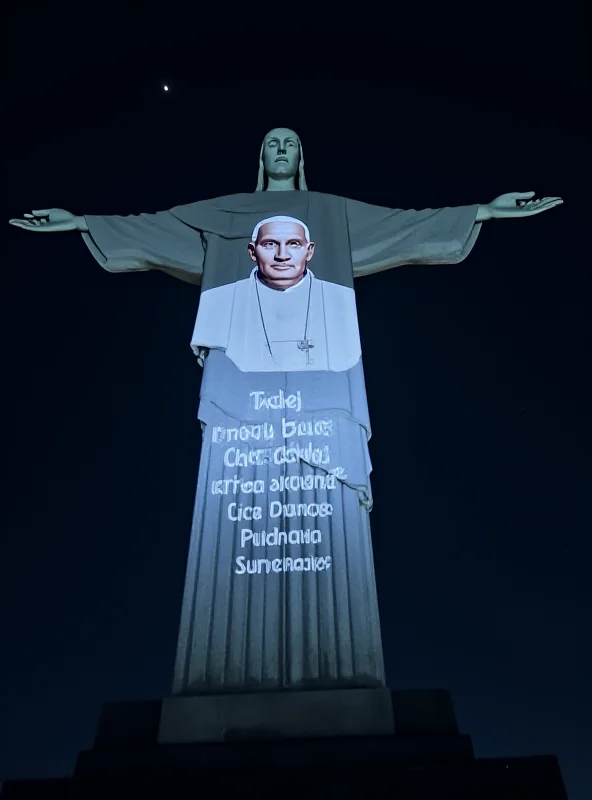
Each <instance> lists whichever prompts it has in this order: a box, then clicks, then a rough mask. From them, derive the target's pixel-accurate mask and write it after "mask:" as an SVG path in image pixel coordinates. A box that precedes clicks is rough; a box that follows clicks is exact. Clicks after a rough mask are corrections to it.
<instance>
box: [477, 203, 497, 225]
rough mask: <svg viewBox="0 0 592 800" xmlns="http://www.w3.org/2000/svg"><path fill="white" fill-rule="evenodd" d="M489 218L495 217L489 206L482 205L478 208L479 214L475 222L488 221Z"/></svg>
mask: <svg viewBox="0 0 592 800" xmlns="http://www.w3.org/2000/svg"><path fill="white" fill-rule="evenodd" d="M488 219H493V215H492V213H491V211H490V210H489V207H488V206H484V205H480V206H479V207H478V209H477V216H476V218H475V222H487V220H488Z"/></svg>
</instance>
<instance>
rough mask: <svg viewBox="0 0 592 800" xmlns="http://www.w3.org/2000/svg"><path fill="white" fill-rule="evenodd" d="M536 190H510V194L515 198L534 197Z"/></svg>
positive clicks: (526, 198) (525, 198)
mask: <svg viewBox="0 0 592 800" xmlns="http://www.w3.org/2000/svg"><path fill="white" fill-rule="evenodd" d="M535 194H536V192H512V195H513V196H514V197H515V198H516V199H517V200H528V199H529V198H530V197H534V196H535Z"/></svg>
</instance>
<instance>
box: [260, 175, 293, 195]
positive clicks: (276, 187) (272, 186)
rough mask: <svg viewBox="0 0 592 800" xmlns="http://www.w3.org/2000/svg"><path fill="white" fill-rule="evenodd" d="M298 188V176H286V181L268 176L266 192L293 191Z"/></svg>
mask: <svg viewBox="0 0 592 800" xmlns="http://www.w3.org/2000/svg"><path fill="white" fill-rule="evenodd" d="M295 189H296V178H295V177H294V176H292V177H291V178H286V180H284V181H278V180H276V179H275V178H270V177H269V176H268V178H267V186H266V188H265V191H266V192H293V191H294V190H295Z"/></svg>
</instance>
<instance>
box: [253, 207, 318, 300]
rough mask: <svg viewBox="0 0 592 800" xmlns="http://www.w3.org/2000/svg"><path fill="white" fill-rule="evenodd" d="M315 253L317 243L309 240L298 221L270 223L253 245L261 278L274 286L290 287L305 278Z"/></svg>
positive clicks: (274, 287)
mask: <svg viewBox="0 0 592 800" xmlns="http://www.w3.org/2000/svg"><path fill="white" fill-rule="evenodd" d="M313 253H314V242H307V241H306V233H305V231H304V228H303V227H302V225H300V224H299V223H298V222H266V223H265V225H262V226H261V227H260V228H259V235H258V236H257V241H256V242H255V244H249V255H250V256H251V258H252V259H253V261H255V262H256V264H257V266H258V267H259V278H260V280H261V281H262V282H263V283H264V284H266V285H267V286H270V287H271V288H272V289H289V288H290V286H295V285H296V284H297V283H298V282H299V281H300V280H302V276H303V275H304V271H305V269H306V265H307V263H308V262H309V261H310V259H311V258H312V255H313Z"/></svg>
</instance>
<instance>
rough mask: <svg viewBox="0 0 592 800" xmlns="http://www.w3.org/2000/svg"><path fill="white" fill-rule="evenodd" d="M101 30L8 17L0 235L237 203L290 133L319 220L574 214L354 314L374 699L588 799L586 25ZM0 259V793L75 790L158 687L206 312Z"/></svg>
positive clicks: (496, 235)
mask: <svg viewBox="0 0 592 800" xmlns="http://www.w3.org/2000/svg"><path fill="white" fill-rule="evenodd" d="M97 8H98V7H97ZM97 8H95V10H94V11H93V12H92V15H93V19H92V25H91V23H90V22H89V23H88V25H87V26H84V25H83V24H82V23H81V24H80V29H79V30H78V32H73V31H71V30H70V28H68V26H67V25H63V24H62V22H63V21H60V20H59V18H58V14H57V12H56V9H53V10H52V12H38V16H34V15H33V12H31V11H30V10H27V9H24V10H23V9H20V10H19V11H12V12H10V13H11V16H10V17H9V20H8V21H9V25H10V28H9V35H8V36H7V40H8V56H9V61H8V69H7V70H6V71H5V81H4V86H3V108H4V111H5V112H6V111H7V112H8V113H7V114H6V113H5V114H4V115H3V116H4V117H5V122H4V126H3V127H4V133H5V136H8V142H7V143H5V146H4V150H3V155H4V157H5V164H4V166H3V170H2V172H3V176H4V185H5V187H6V189H5V192H4V196H3V198H2V210H3V213H4V218H5V219H6V220H8V218H9V217H12V216H20V215H22V213H23V212H26V211H29V210H30V209H31V208H43V207H48V206H56V207H63V208H67V209H69V210H71V211H74V212H75V213H78V214H82V213H91V214H92V213H121V214H127V213H135V212H139V211H155V210H159V209H165V208H169V207H171V206H173V205H177V204H181V203H187V202H191V201H194V200H199V199H203V198H207V197H214V196H217V195H223V194H229V193H232V192H241V191H251V190H252V189H254V185H255V179H256V170H257V155H258V148H259V145H260V141H261V138H262V136H263V134H264V133H265V132H266V131H267V129H269V128H270V127H273V126H275V125H288V126H291V127H294V128H295V129H296V130H297V131H298V132H299V133H300V135H301V137H302V139H303V143H304V150H305V154H306V164H307V177H308V182H309V186H310V188H312V189H316V190H318V191H326V192H330V193H334V194H340V195H345V196H349V197H353V198H355V199H358V200H363V201H366V202H370V203H376V204H380V205H386V206H392V207H398V208H423V207H435V208H437V207H440V206H443V205H463V204H467V203H473V202H487V201H489V200H491V199H493V198H494V197H495V196H497V195H498V194H501V193H502V192H507V191H526V190H530V189H535V190H536V191H537V193H538V194H539V195H541V196H543V195H561V196H562V197H563V198H564V200H565V203H564V205H563V206H561V207H559V208H557V209H554V210H552V211H550V212H549V213H548V214H543V215H541V216H537V217H534V218H531V219H526V220H520V221H491V222H488V223H486V224H485V225H484V228H483V231H482V234H481V237H480V239H479V241H478V242H477V245H476V247H475V249H474V251H473V253H472V254H471V256H470V257H469V259H468V260H467V261H465V262H464V263H463V264H461V265H458V266H437V267H402V268H400V269H397V270H393V271H390V272H387V273H383V274H380V275H376V276H371V277H367V278H363V279H361V280H360V281H359V284H358V285H357V287H356V288H357V297H358V308H359V317H360V328H361V335H362V345H363V349H364V361H365V371H366V379H367V390H368V397H369V404H370V410H371V417H372V424H373V434H374V435H373V439H372V442H371V456H372V459H373V463H374V475H373V490H374V500H375V507H374V511H373V512H372V528H373V541H374V551H375V559H376V571H377V581H378V592H379V599H380V606H381V616H382V631H383V640H384V649H385V657H386V663H387V674H388V681H389V685H390V686H391V687H393V688H401V689H402V688H422V687H431V688H434V687H444V688H447V689H448V690H450V691H451V692H452V695H453V698H454V701H455V705H456V709H457V712H458V716H459V721H460V724H461V727H462V729H463V731H464V732H467V733H469V734H471V735H472V736H473V742H474V745H475V749H476V752H477V754H478V755H483V756H486V755H528V754H537V753H554V754H557V755H558V757H559V759H560V763H561V766H562V769H563V772H564V775H565V778H566V782H567V784H568V787H569V789H570V797H571V798H573V799H574V800H580V799H581V800H583V799H584V797H585V796H586V794H587V792H586V787H587V788H588V789H589V787H590V786H591V785H592V767H591V763H590V762H591V761H592V758H590V753H592V734H591V727H590V714H591V711H592V690H591V688H590V676H591V675H592V647H591V645H590V642H591V640H592V637H591V625H590V619H591V611H592V594H591V590H590V572H591V568H592V546H591V543H590V530H591V526H590V513H589V496H590V477H591V475H590V455H591V447H590V425H589V408H590V400H591V393H590V376H589V357H590V355H589V354H590V326H589V316H590V313H589V307H590V289H591V279H590V271H589V251H588V247H589V245H588V240H589V238H590V237H589V229H590V218H591V214H592V201H591V200H590V197H589V186H590V170H589V157H588V145H589V133H590V131H589V128H587V127H586V123H585V116H586V114H585V109H586V105H587V103H586V100H585V98H586V96H587V91H588V90H589V85H588V42H587V40H586V38H585V34H584V33H583V32H582V31H583V24H582V22H581V20H578V19H577V18H573V17H572V18H570V19H567V17H565V19H562V18H557V16H556V17H555V18H554V19H553V20H549V22H548V23H544V22H541V21H540V20H537V21H536V23H535V22H533V21H532V20H531V21H530V23H529V25H528V26H526V25H525V26H524V29H522V28H520V29H518V28H517V27H515V26H516V23H515V21H513V23H512V24H513V27H514V29H513V32H512V34H510V33H508V30H507V29H505V32H504V33H503V35H502V34H494V32H493V31H492V30H491V29H490V28H489V27H488V25H485V24H484V25H479V26H478V28H479V30H478V35H479V39H478V40H476V39H475V38H474V37H473V36H471V35H468V32H467V31H464V32H463V30H462V29H459V30H457V31H456V34H455V37H454V42H455V45H454V49H453V51H452V52H451V49H452V48H451V47H450V46H449V47H448V48H445V47H444V46H443V45H440V46H438V44H437V42H436V41H434V42H433V43H432V42H430V41H429V39H426V38H425V37H422V38H421V40H420V39H419V38H416V39H413V40H412V37H408V36H405V35H404V34H398V35H393V37H392V38H391V39H384V42H386V43H387V44H386V45H385V44H384V43H383V40H380V41H378V40H377V39H376V38H373V39H369V40H367V43H366V45H365V47H366V48H367V50H368V52H366V51H365V50H364V49H363V46H362V49H360V48H361V45H360V42H355V41H354V40H353V39H352V38H351V37H349V38H348V37H343V38H338V37H335V39H334V40H331V41H327V40H324V41H323V40H322V38H319V39H318V40H317V39H315V43H312V42H310V43H309V42H307V41H305V38H304V34H303V33H302V32H301V31H298V30H291V29H290V28H289V27H287V28H286V30H285V32H283V33H282V34H281V36H279V37H278V38H279V39H280V41H279V42H274V41H272V42H268V41H267V39H266V36H267V34H266V36H265V37H263V38H264V42H266V44H265V46H262V43H261V42H260V41H259V43H258V39H257V35H256V34H255V33H253V34H252V35H250V36H247V35H246V34H244V35H241V36H239V34H238V33H232V34H229V35H225V36H224V37H222V36H218V35H217V34H216V33H215V28H213V27H212V28H211V29H210V30H211V31H212V37H211V38H210V37H206V38H208V39H209V42H206V43H204V41H203V38H202V37H200V36H198V35H197V34H196V33H195V32H193V29H192V26H191V24H190V22H189V21H188V20H186V19H183V18H177V19H170V20H168V21H167V20H166V19H164V20H163V19H162V17H163V15H164V16H166V15H165V14H164V11H165V9H164V8H161V10H160V12H159V15H158V16H155V17H154V18H150V17H149V16H146V15H144V17H143V21H142V23H141V25H140V26H139V27H137V28H134V27H133V26H132V20H131V13H130V12H129V11H125V7H124V10H122V11H120V12H119V14H118V16H117V18H116V19H115V18H111V17H110V15H109V14H105V16H104V17H102V18H101V17H100V16H99V12H98V11H97ZM556 13H559V12H558V11H557V10H556ZM466 24H467V23H466V22H465V25H466ZM379 27H380V26H379ZM451 27H453V26H452V23H451ZM503 29H504V28H503V25H502V26H501V27H500V30H503ZM99 33H101V34H102V35H103V37H104V38H103V39H102V40H100V39H99ZM375 35H376V32H374V34H373V36H375ZM487 35H489V36H490V37H492V39H491V43H488V42H487V40H486V36H487ZM466 41H471V42H472V44H470V45H468V44H463V42H466ZM319 42H322V46H319ZM204 47H205V48H206V49H205V50H204ZM459 48H460V49H459ZM278 52H279V53H280V54H281V57H280V58H279V59H277V58H276V55H277V53H278ZM376 52H380V53H381V54H382V55H381V56H380V57H378V56H376ZM310 53H314V54H315V55H314V57H312V58H311V56H310ZM278 61H279V66H278ZM256 66H258V67H259V68H258V69H256V68H255V67H256ZM371 67H372V69H371ZM165 82H166V83H168V84H169V85H170V86H171V91H170V92H169V93H164V92H163V91H162V84H163V83H165ZM3 235H4V237H5V238H4V239H3V244H2V254H3V258H2V262H3V268H2V279H3V281H4V287H3V290H2V300H3V313H2V323H3V325H5V332H4V336H3V342H4V346H3V353H2V374H3V377H4V381H3V387H4V388H3V399H4V421H5V423H6V424H5V426H4V432H3V437H2V438H3V450H4V463H5V470H6V475H5V478H4V481H3V488H4V489H5V495H4V499H3V514H2V536H1V539H0V548H1V550H0V634H1V638H0V642H1V646H2V651H1V656H0V676H1V677H0V779H2V778H8V777H37V776H56V775H63V774H67V773H69V772H70V771H71V769H72V767H73V762H74V757H75V754H76V752H77V751H78V750H80V749H83V748H85V747H88V746H89V745H90V744H91V742H92V737H93V734H94V728H95V725H96V721H97V717H98V714H99V711H100V707H101V704H102V703H103V702H104V701H106V700H118V699H145V698H153V697H159V696H163V695H166V694H167V692H168V691H169V690H170V683H171V677H172V668H173V660H174V653H175V643H176V635H177V625H178V617H179V612H180V604H181V593H182V587H183V580H184V569H185V559H186V554H187V547H188V541H189V528H190V519H191V512H192V504H193V493H194V487H195V480H196V473H197V464H198V456H199V446H200V444H199V443H200V435H199V426H198V424H197V422H196V411H197V402H198V392H199V381H200V370H199V368H198V367H197V365H196V362H195V358H194V356H193V355H192V353H191V350H190V348H189V344H188V342H189V338H190V335H191V331H192V328H193V322H194V317H195V311H196V307H197V303H198V292H197V290H196V289H194V288H193V287H191V286H190V285H188V284H185V283H182V282H180V281H175V280H174V279H172V278H170V277H166V276H164V275H162V274H158V273H147V274H141V275H118V276H115V275H111V274H108V273H107V272H104V271H103V270H101V269H100V267H99V266H98V265H97V264H96V263H95V262H94V260H93V258H92V257H91V256H90V254H89V253H88V252H87V250H86V248H85V247H84V245H83V243H82V242H81V240H80V237H79V236H78V235H77V234H70V233H68V234H54V235H51V236H50V235H40V234H33V233H26V232H24V231H22V230H17V229H14V228H9V227H8V226H7V225H5V226H4V229H3ZM587 501H588V502H587Z"/></svg>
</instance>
